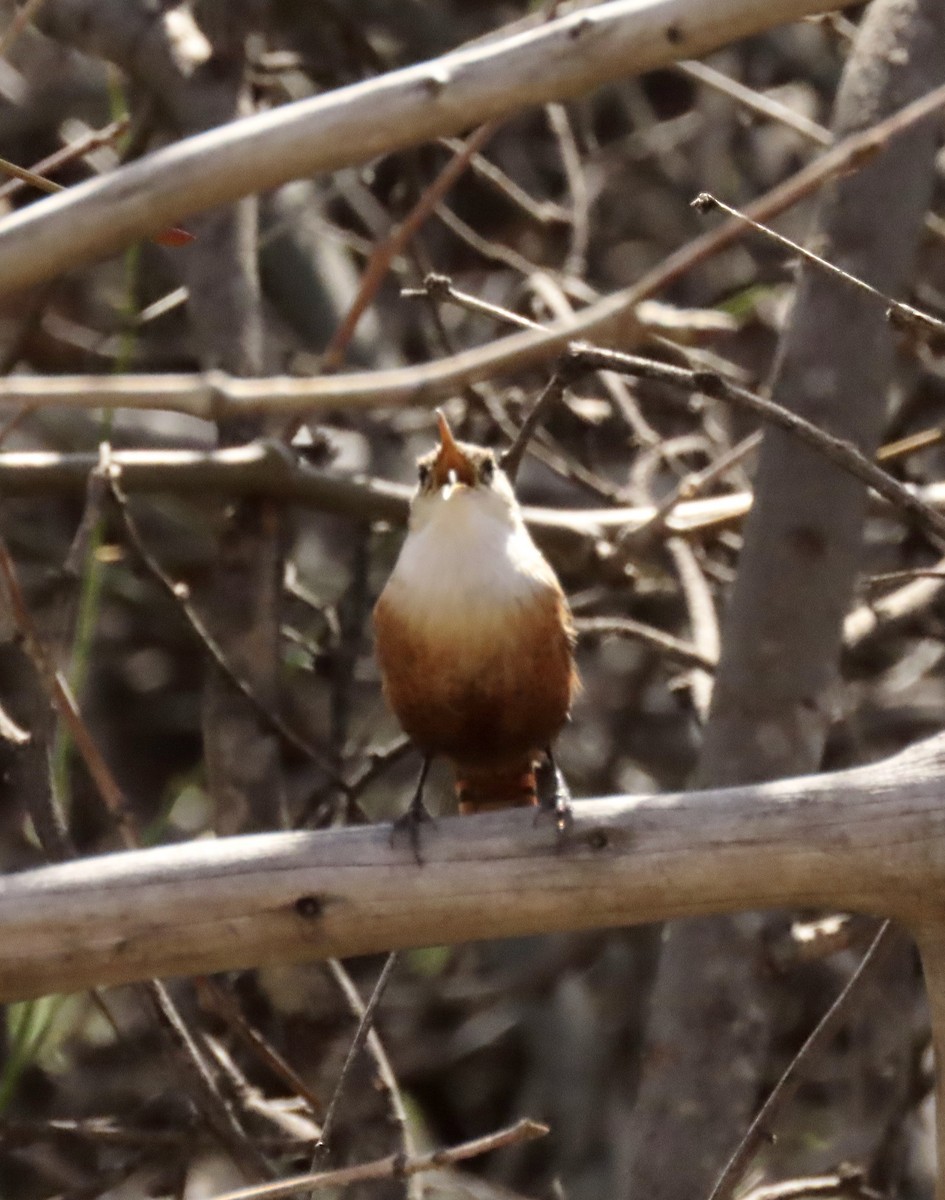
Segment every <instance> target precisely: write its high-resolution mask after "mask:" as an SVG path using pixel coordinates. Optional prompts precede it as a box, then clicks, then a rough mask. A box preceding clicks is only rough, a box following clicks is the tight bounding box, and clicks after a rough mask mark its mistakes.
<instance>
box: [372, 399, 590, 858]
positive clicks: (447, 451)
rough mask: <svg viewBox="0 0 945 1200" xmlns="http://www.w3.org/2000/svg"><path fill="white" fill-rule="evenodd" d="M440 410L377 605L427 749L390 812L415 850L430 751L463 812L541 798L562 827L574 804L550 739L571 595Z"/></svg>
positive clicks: (485, 457)
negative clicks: (452, 778) (407, 796)
mask: <svg viewBox="0 0 945 1200" xmlns="http://www.w3.org/2000/svg"><path fill="white" fill-rule="evenodd" d="M437 420H438V422H439V433H440V444H439V446H438V447H437V448H436V449H435V450H433V451H431V452H430V453H429V454H426V455H424V456H423V457H422V458H421V459H419V461H418V463H417V470H418V487H417V491H416V494H415V495H414V498H413V502H412V504H411V508H410V522H409V526H408V532H407V537H406V540H405V542H404V544H403V547H402V548H401V551H400V556H399V558H398V559H397V562H396V565H395V566H394V569H393V572H392V573H391V576H390V579H389V580H388V582H387V585H386V587H385V588H384V590H383V592H382V593H381V596H380V599H379V600H378V602H377V605H376V607H375V609H374V629H375V634H376V643H377V658H378V662H379V664H380V668H381V676H382V680H383V685H384V694H385V696H386V698H387V701H388V703H389V705H390V707H391V709H392V710H393V712H394V714H395V716H396V717H397V719H398V721H399V722H400V724H401V725H402V727H403V729H404V732H405V733H406V734H407V735H408V737H409V738H410V739H411V741H412V742H413V743H414V744H415V745H416V746H417V748H418V749H419V750H420V752H421V754H422V755H423V758H424V765H423V770H422V772H421V775H420V782H419V784H418V786H417V791H416V794H415V795H414V798H413V801H412V802H411V805H410V809H409V811H408V812H407V813H406V814H405V816H404V817H403V818H401V822H400V823H407V824H409V825H410V829H411V837H412V839H413V842H414V848H415V850H416V846H417V841H416V830H417V825H418V823H419V821H420V820H422V819H426V818H427V817H428V814H427V812H426V810H425V808H424V807H423V784H424V780H425V778H426V772H427V769H428V767H429V764H430V761H431V760H432V759H433V758H435V757H439V756H442V757H443V758H446V759H448V760H449V761H450V762H451V763H452V765H453V767H454V769H455V772H456V793H457V798H458V801H459V811H460V812H461V813H478V812H486V811H491V810H493V809H499V808H509V807H519V806H525V805H536V804H539V803H542V804H544V805H547V806H549V807H554V809H555V811H556V814H557V817H558V828H559V830H562V829H563V828H564V827H565V821H566V818H567V816H568V815H569V811H570V810H569V808H568V803H567V793H566V789H565V788H564V784H563V780H561V777H560V775H559V774H558V772H557V768H556V767H555V765H554V759H553V758H552V756H551V743H552V742H553V740H554V738H555V737H556V735H557V734H558V732H559V731H560V729H561V727H562V726H563V725H564V723H565V722H566V721H567V719H568V713H569V711H570V708H571V701H572V699H573V697H574V694H575V691H576V689H577V687H578V676H577V671H576V669H575V665H574V628H573V624H572V621H571V612H570V609H569V607H568V602H567V600H566V599H565V596H564V592H563V591H562V589H561V584H560V583H559V582H558V578H557V576H556V575H555V573H554V571H553V570H552V568H551V566H550V565H549V564H548V562H547V560H546V559H545V558H544V556H543V555H542V553H541V551H540V550H539V549H538V547H537V546H536V545H535V543H534V542H533V541H532V538H531V535H530V534H529V532H528V529H527V528H526V526H525V521H524V518H523V516H522V510H521V508H520V507H519V504H518V501H517V500H516V498H515V494H514V492H513V491H512V484H511V481H510V480H509V477H508V475H507V474H506V473H505V471H504V470H503V469H502V466H501V461H497V459H496V456H495V455H494V454H493V452H492V451H491V450H488V449H485V448H484V447H481V446H474V445H471V444H469V443H466V442H458V441H456V440H455V439H454V437H453V434H452V432H451V430H450V427H449V425H448V424H447V422H446V418H445V417H444V416H443V414H442V413H439V412H438V413H437ZM539 764H540V766H539ZM536 770H537V772H538V775H537V779H536ZM549 770H550V772H551V778H552V785H551V786H552V789H553V790H552V793H551V796H550V798H549V794H548V788H547V787H546V786H544V784H545V783H546V782H547V779H548V775H547V772H548V771H549ZM418 857H419V856H418Z"/></svg>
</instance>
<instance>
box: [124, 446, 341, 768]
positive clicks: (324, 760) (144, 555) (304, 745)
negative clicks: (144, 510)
mask: <svg viewBox="0 0 945 1200" xmlns="http://www.w3.org/2000/svg"><path fill="white" fill-rule="evenodd" d="M107 470H108V486H109V491H110V493H111V496H112V499H113V500H114V502H115V507H116V508H117V510H118V514H119V516H120V517H121V522H122V524H123V526H124V528H125V533H126V534H127V537H128V541H129V542H130V543H131V546H132V548H133V549H134V551H135V553H136V554H137V556H138V558H139V559H140V560H141V562H142V563H143V564H144V566H145V567H146V568H147V570H148V572H149V573H150V574H151V575H152V576H153V578H154V579H155V580H156V581H157V582H158V583H159V584H160V585H161V587H162V588H163V589H164V591H165V592H166V593H167V595H168V596H169V597H170V598H171V600H173V602H174V604H175V606H176V607H177V608H178V609H179V610H180V611H181V612H182V613H183V615H184V618H185V619H186V621H187V624H188V625H189V626H190V628H191V629H192V630H193V632H194V633H195V634H196V635H197V638H198V639H199V641H200V643H201V645H202V646H203V647H204V649H205V650H206V651H207V653H208V654H209V655H210V657H211V658H212V659H213V661H214V663H215V664H216V665H217V666H218V667H219V668H220V670H221V671H222V672H223V673H224V675H226V677H227V678H228V679H229V681H230V682H231V683H232V684H233V686H234V687H235V688H237V689H238V690H239V691H240V692H241V693H242V694H243V695H244V696H245V697H246V699H247V700H248V701H249V702H250V703H251V704H252V705H253V707H254V708H255V710H256V712H257V713H258V714H259V715H260V716H261V717H262V718H263V720H264V721H266V722H267V723H268V724H269V725H270V727H271V728H272V729H273V730H275V732H276V733H278V734H279V736H280V737H281V738H283V739H284V740H285V741H286V742H287V743H288V744H289V745H291V746H294V747H295V749H297V750H300V751H301V752H302V753H303V754H304V755H306V756H307V757H308V758H311V759H312V761H313V762H316V763H317V764H318V765H319V766H320V767H321V768H322V769H323V770H325V771H327V772H328V773H329V774H330V775H331V777H332V780H333V782H334V783H336V784H338V785H340V784H341V782H342V781H341V779H340V777H339V776H338V773H337V771H336V770H335V768H334V766H333V765H332V763H331V762H330V761H329V758H328V755H327V754H325V752H324V751H322V750H320V749H319V748H318V747H317V746H315V745H313V744H312V743H311V742H309V741H308V740H307V739H306V738H303V737H302V736H301V734H298V733H296V731H295V730H294V729H293V728H292V726H291V725H289V724H288V723H287V722H286V721H285V720H283V718H282V717H281V716H280V715H279V713H277V712H275V711H274V710H273V709H271V708H269V707H268V706H267V705H266V704H264V703H263V701H262V700H260V699H259V697H258V696H257V695H256V692H255V691H254V689H253V687H252V686H251V684H250V683H249V682H248V680H246V679H244V678H243V676H242V675H240V673H239V672H238V671H237V670H236V669H235V667H233V665H232V663H231V662H230V661H229V659H228V658H227V656H226V654H225V653H224V652H223V649H222V647H221V646H220V643H219V642H218V641H217V640H216V638H215V637H214V636H213V634H212V633H211V632H210V630H209V628H208V627H207V625H206V624H205V622H204V620H203V618H202V617H201V616H200V614H199V613H198V612H197V611H196V609H195V608H194V607H193V605H192V604H191V603H190V601H189V599H188V595H187V589H186V587H185V586H184V585H183V584H178V583H175V582H174V580H173V579H171V577H170V576H169V575H168V574H167V572H166V571H165V570H164V568H163V567H162V566H161V564H160V563H159V562H158V561H157V559H156V558H155V557H154V555H153V554H152V553H151V551H150V550H149V549H148V546H147V543H146V542H145V540H144V538H143V537H142V535H141V531H140V530H139V528H138V523H137V521H135V519H134V517H133V516H132V515H131V506H130V505H129V503H128V497H127V496H126V495H125V492H124V490H123V489H122V486H121V482H120V480H121V468H120V466H119V465H118V464H117V463H116V462H115V460H114V459H113V458H111V457H110V456H109V460H108V465H107Z"/></svg>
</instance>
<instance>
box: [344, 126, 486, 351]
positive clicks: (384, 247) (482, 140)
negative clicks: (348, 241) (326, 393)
mask: <svg viewBox="0 0 945 1200" xmlns="http://www.w3.org/2000/svg"><path fill="white" fill-rule="evenodd" d="M497 128H498V123H497V122H495V121H489V122H487V123H486V124H485V125H481V126H480V127H479V129H477V130H476V132H475V133H474V134H473V135H472V136H471V137H470V138H469V139H468V141H467V142H466V144H465V146H464V147H463V150H462V152H461V153H459V154H455V155H454V156H453V157H452V158H451V159H450V161H449V162H448V163H447V164H446V166H445V167H444V168H443V170H442V171H441V172H440V173H439V175H438V176H437V177H436V178H435V179H434V180H433V181H432V182H431V183H430V184H429V186H428V187H427V188H426V189H425V191H424V192H423V195H422V196H421V197H420V198H419V200H418V201H417V202H416V204H415V205H414V206H413V208H412V209H411V210H410V212H409V213H408V214H407V216H406V217H405V218H404V220H403V221H401V223H400V224H399V225H398V226H397V228H396V229H395V230H394V231H393V232H392V233H391V234H390V235H389V236H388V237H386V238H385V239H384V241H382V242H381V243H380V244H379V245H378V246H377V248H376V249H375V251H374V253H373V254H372V255H371V257H370V259H369V260H368V262H367V264H366V265H365V268H364V273H363V275H362V276H361V285H360V287H359V289H358V294H357V296H356V297H355V299H354V301H353V303H352V304H351V307H350V308H349V309H348V312H347V314H346V315H345V317H344V319H343V320H342V322H341V324H340V325H339V326H338V328H337V329H336V330H335V333H334V335H333V336H332V339H331V341H330V342H329V343H328V345H327V347H326V348H325V353H324V355H323V356H322V370H323V371H325V372H330V371H334V370H335V369H336V368H337V367H338V366H340V364H341V361H342V359H343V357H344V353H345V351H346V350H347V348H348V345H349V343H350V342H351V338H352V337H353V336H354V331H355V329H356V328H357V325H358V322H359V321H360V320H361V317H362V315H363V313H364V311H365V309H366V308H367V306H368V305H369V304H370V303H371V301H372V300H373V299H374V297H375V295H376V294H377V290H378V288H379V287H380V285H381V283H382V282H383V280H384V277H385V275H386V274H387V272H388V270H389V269H390V264H391V261H392V260H393V259H394V258H395V257H396V255H397V254H399V253H400V252H401V251H402V250H403V249H404V247H405V246H406V245H407V244H408V242H409V241H410V240H411V239H412V238H413V237H414V235H415V234H416V233H417V231H418V230H419V229H420V227H421V226H422V225H423V223H424V222H425V221H426V220H427V218H428V217H429V216H430V214H431V213H432V212H433V210H434V209H435V208H436V206H437V204H439V202H440V201H441V200H442V199H443V197H444V196H445V195H446V193H447V192H448V191H449V190H450V188H452V186H453V184H454V183H456V181H457V180H458V179H459V177H460V176H461V175H462V174H463V172H464V171H465V170H466V168H467V167H468V166H469V160H470V159H471V158H472V156H473V155H474V154H476V153H478V151H480V150H481V149H482V148H483V146H484V145H485V144H486V142H488V141H489V139H490V138H491V137H492V135H493V134H494V133H495V131H496V129H497Z"/></svg>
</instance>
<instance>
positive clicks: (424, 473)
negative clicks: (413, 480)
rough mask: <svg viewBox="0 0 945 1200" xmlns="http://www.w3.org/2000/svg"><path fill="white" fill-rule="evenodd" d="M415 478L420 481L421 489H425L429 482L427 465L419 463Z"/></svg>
mask: <svg viewBox="0 0 945 1200" xmlns="http://www.w3.org/2000/svg"><path fill="white" fill-rule="evenodd" d="M417 478H418V479H419V480H420V486H421V487H426V486H427V484H428V483H429V482H430V467H429V465H428V464H427V463H421V464H420V465H419V466H418V467H417Z"/></svg>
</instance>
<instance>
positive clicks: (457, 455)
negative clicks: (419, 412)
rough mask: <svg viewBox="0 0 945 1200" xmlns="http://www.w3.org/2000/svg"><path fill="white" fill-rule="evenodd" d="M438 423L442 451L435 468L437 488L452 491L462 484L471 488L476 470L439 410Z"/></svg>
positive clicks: (437, 414) (437, 413) (440, 450)
mask: <svg viewBox="0 0 945 1200" xmlns="http://www.w3.org/2000/svg"><path fill="white" fill-rule="evenodd" d="M436 422H437V426H438V428H439V431H440V449H439V452H438V454H437V456H436V462H435V463H434V466H433V470H434V479H435V481H436V485H437V487H443V488H447V487H448V488H449V489H450V491H452V490H453V488H454V487H455V486H457V485H458V484H461V483H465V484H467V485H468V486H470V487H471V486H472V485H473V484H474V483H475V481H476V472H475V468H474V467H473V464H472V463H471V462H470V461H469V459H468V458H467V456H466V455H465V453H464V452H463V449H462V447H461V446H460V444H459V442H457V441H456V439H455V438H454V437H453V431H452V429H450V427H449V423H448V421H447V420H446V417H445V416H444V415H443V413H442V412H441V411H440V410H439V409H437V411H436Z"/></svg>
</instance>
